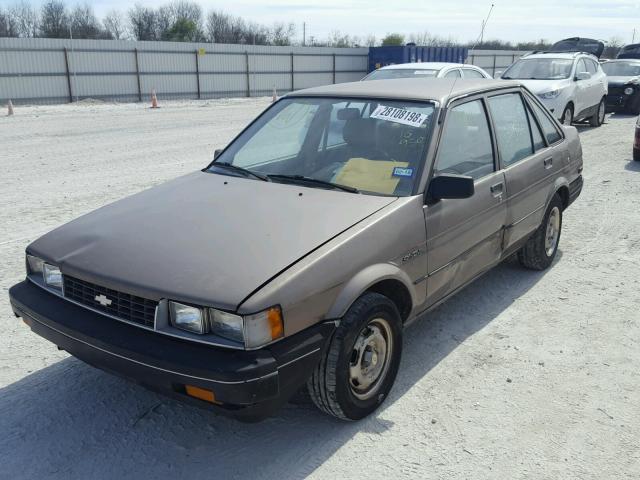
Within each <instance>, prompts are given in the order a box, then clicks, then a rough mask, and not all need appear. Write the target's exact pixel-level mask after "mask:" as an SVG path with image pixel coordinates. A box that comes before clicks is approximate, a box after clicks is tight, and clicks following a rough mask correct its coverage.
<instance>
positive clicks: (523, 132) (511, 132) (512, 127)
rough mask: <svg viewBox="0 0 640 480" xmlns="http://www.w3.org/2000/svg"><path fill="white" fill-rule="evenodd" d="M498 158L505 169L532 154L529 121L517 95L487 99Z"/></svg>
mask: <svg viewBox="0 0 640 480" xmlns="http://www.w3.org/2000/svg"><path fill="white" fill-rule="evenodd" d="M489 108H490V109H491V117H492V118H493V124H494V125H495V129H496V140H497V141H498V150H499V151H500V158H501V159H502V164H503V166H505V167H508V166H509V165H513V164H514V163H516V162H518V161H519V160H522V159H523V158H526V157H528V156H529V155H531V154H532V153H533V144H532V142H531V133H530V131H529V121H528V119H527V112H526V110H525V108H524V103H523V101H522V97H521V96H520V94H519V93H507V94H504V95H498V96H495V97H490V98H489Z"/></svg>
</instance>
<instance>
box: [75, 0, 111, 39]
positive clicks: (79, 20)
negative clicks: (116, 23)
mask: <svg viewBox="0 0 640 480" xmlns="http://www.w3.org/2000/svg"><path fill="white" fill-rule="evenodd" d="M71 30H72V32H73V38H94V39H95V38H103V39H104V38H111V36H110V35H109V33H108V32H106V31H104V30H103V29H102V25H101V24H100V22H99V21H98V19H97V18H96V16H95V14H94V13H93V8H92V7H91V6H90V5H89V4H86V3H85V4H84V5H76V7H75V8H74V9H73V11H72V12H71Z"/></svg>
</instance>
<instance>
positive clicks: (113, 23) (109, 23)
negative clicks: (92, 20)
mask: <svg viewBox="0 0 640 480" xmlns="http://www.w3.org/2000/svg"><path fill="white" fill-rule="evenodd" d="M102 23H103V25H104V28H105V30H106V31H107V32H109V33H110V34H111V36H112V37H113V38H114V39H116V40H120V39H122V38H124V37H125V34H126V29H125V23H124V17H123V16H122V13H120V12H119V11H117V10H111V11H110V12H109V13H107V14H106V15H105V17H104V19H103V20H102Z"/></svg>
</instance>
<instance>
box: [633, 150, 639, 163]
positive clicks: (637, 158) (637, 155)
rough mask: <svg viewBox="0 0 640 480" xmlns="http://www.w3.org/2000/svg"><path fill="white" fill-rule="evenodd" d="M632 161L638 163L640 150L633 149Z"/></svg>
mask: <svg viewBox="0 0 640 480" xmlns="http://www.w3.org/2000/svg"><path fill="white" fill-rule="evenodd" d="M633 159H634V160H635V161H636V162H640V148H634V149H633Z"/></svg>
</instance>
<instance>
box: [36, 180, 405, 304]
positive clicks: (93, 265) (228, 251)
mask: <svg viewBox="0 0 640 480" xmlns="http://www.w3.org/2000/svg"><path fill="white" fill-rule="evenodd" d="M395 199H396V198H395V197H380V196H371V195H358V194H352V193H347V192H341V191H337V190H325V189H318V188H307V187H301V186H296V185H288V184H281V183H272V182H262V181H258V180H250V179H245V178H238V177H231V176H224V175H218V174H212V173H204V172H196V173H193V174H189V175H187V176H184V177H180V178H178V179H175V180H173V181H170V182H168V183H165V184H163V185H160V186H158V187H155V188H151V189H149V190H146V191H143V192H141V193H138V194H136V195H133V196H131V197H128V198H125V199H123V200H120V201H117V202H115V203H113V204H110V205H107V206H105V207H102V208H100V209H98V210H96V211H94V212H91V213H89V214H87V215H85V216H82V217H80V218H78V219H76V220H73V221H71V222H69V223H67V224H65V225H63V226H61V227H59V228H57V229H55V230H53V231H52V232H50V233H48V234H46V235H44V236H43V237H41V238H39V239H38V240H36V241H35V242H33V243H32V244H31V245H30V246H29V247H28V248H27V251H28V252H30V253H32V254H34V255H37V256H40V257H43V258H44V259H45V260H47V261H50V262H53V263H55V264H56V265H58V266H59V267H60V269H61V270H62V272H63V274H66V275H71V276H75V277H78V278H81V279H83V280H86V281H89V282H93V283H97V284H100V285H103V286H106V287H108V288H112V289H114V290H123V291H126V292H129V293H133V294H136V295H139V296H142V297H145V298H150V299H154V300H159V299H161V298H173V299H176V300H181V301H183V302H187V303H189V302H190V303H195V304H203V305H211V306H216V307H219V308H223V309H229V310H233V309H236V308H237V307H238V306H239V304H240V303H241V302H242V301H243V299H245V298H246V297H247V296H248V295H250V294H251V293H252V292H253V291H254V290H256V289H257V288H258V287H260V286H261V285H263V284H264V283H265V282H267V281H268V280H269V279H271V278H272V277H273V276H274V275H276V274H278V273H279V272H281V271H283V270H284V269H286V268H287V267H288V266H290V265H292V264H293V263H295V262H296V261H297V260H299V259H300V258H301V257H303V256H305V255H307V254H308V253H310V252H311V251H313V250H314V249H316V248H318V247H319V246H320V245H322V244H323V243H325V242H327V241H329V240H330V239H332V238H333V237H335V236H336V235H338V234H340V233H341V232H343V231H345V230H346V229H348V228H350V227H352V226H353V225H354V224H356V223H358V222H359V221H361V220H363V219H364V218H366V217H368V216H370V215H371V214H373V213H375V212H376V211H378V210H380V209H381V208H384V207H385V206H386V205H388V204H390V203H392V202H393V201H394V200H395Z"/></svg>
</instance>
